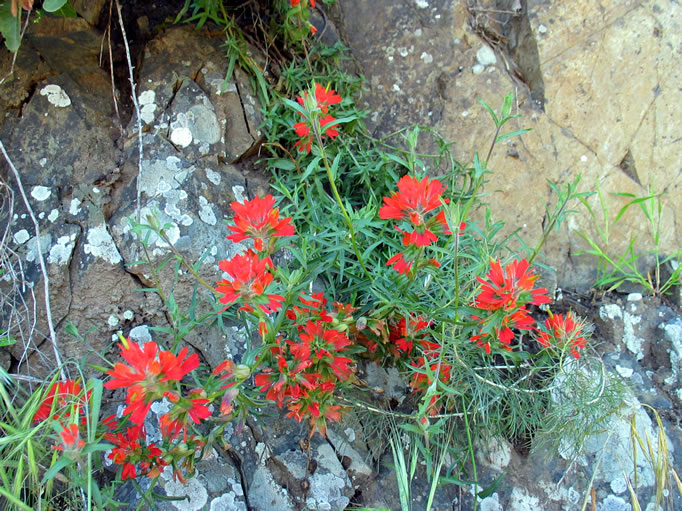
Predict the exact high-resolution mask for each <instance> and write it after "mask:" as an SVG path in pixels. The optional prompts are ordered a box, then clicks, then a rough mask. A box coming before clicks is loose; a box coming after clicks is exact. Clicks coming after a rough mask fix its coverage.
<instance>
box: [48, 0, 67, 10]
mask: <svg viewBox="0 0 682 511" xmlns="http://www.w3.org/2000/svg"><path fill="white" fill-rule="evenodd" d="M66 2H67V0H45V1H44V2H43V9H45V10H46V11H47V12H55V11H58V10H59V9H61V8H62V7H64V4H66Z"/></svg>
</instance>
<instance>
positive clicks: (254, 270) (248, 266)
mask: <svg viewBox="0 0 682 511" xmlns="http://www.w3.org/2000/svg"><path fill="white" fill-rule="evenodd" d="M218 266H219V268H220V269H221V270H223V271H224V272H225V273H227V274H228V275H230V277H231V278H232V280H231V281H228V280H221V281H220V282H218V287H217V288H216V291H218V292H219V293H222V295H223V296H222V297H221V298H220V303H223V304H225V308H224V309H223V310H222V311H225V310H227V309H228V308H229V307H230V305H232V303H234V302H235V301H237V300H238V299H240V298H241V300H242V301H243V302H244V305H242V307H240V310H245V311H247V312H253V310H254V307H258V308H259V309H260V310H261V311H263V312H264V313H265V314H271V313H273V312H277V311H278V310H279V309H280V308H281V307H282V302H283V301H284V297H283V296H281V295H276V294H267V293H266V291H267V288H268V286H269V285H270V284H271V283H272V281H273V277H272V274H271V273H270V272H269V271H268V268H272V262H271V261H270V258H269V257H266V258H265V259H260V257H259V256H258V254H256V253H255V252H253V251H252V250H249V251H247V252H245V253H244V254H241V255H236V256H234V257H233V258H232V259H229V260H225V261H220V262H219V263H218ZM222 311H221V312H222Z"/></svg>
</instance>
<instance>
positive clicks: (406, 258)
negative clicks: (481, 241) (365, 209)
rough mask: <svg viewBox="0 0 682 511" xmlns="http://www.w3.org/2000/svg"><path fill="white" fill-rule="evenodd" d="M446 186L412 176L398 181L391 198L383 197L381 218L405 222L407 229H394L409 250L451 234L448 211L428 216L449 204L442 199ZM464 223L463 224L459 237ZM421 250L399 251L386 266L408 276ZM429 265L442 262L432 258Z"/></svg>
mask: <svg viewBox="0 0 682 511" xmlns="http://www.w3.org/2000/svg"><path fill="white" fill-rule="evenodd" d="M445 189H446V187H445V186H443V185H442V184H441V183H440V181H438V180H437V179H432V180H429V178H428V177H425V178H423V179H422V180H421V181H419V180H418V179H417V178H414V177H412V176H403V177H402V178H400V181H398V191H397V192H395V193H394V194H393V195H391V196H390V197H384V205H383V206H382V207H381V209H379V218H381V219H383V220H388V219H393V220H398V221H400V222H402V223H403V224H404V225H406V227H405V228H404V229H401V227H399V226H398V225H396V226H395V228H396V229H397V230H398V231H399V232H401V233H402V234H403V240H402V242H403V245H404V246H406V247H416V248H417V249H418V248H420V247H426V246H429V245H431V244H432V243H434V242H436V241H438V235H443V234H446V235H447V234H451V233H450V229H449V228H448V223H447V221H446V220H445V211H443V210H440V211H439V212H438V213H436V214H429V213H431V212H433V211H434V210H435V209H437V208H439V207H440V206H441V205H442V204H447V203H448V200H447V199H441V195H442V194H443V192H444V191H445ZM464 227H465V224H464V223H462V225H460V234H461V231H463V230H464ZM417 253H418V250H414V249H410V248H408V250H406V251H405V252H399V253H397V254H396V255H394V256H393V257H391V258H390V259H389V260H388V261H387V263H386V265H387V266H393V269H395V270H396V271H397V272H398V273H400V274H405V273H408V272H409V271H410V270H411V268H412V265H413V263H414V260H415V258H416V256H417ZM426 264H432V265H434V266H436V267H439V266H440V263H439V262H438V261H437V260H435V259H431V260H429V261H428V262H427V263H426Z"/></svg>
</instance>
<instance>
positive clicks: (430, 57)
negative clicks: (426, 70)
mask: <svg viewBox="0 0 682 511" xmlns="http://www.w3.org/2000/svg"><path fill="white" fill-rule="evenodd" d="M419 58H420V59H422V60H423V61H424V63H425V64H431V62H433V55H431V54H430V53H426V52H422V54H421V56H420V57H419Z"/></svg>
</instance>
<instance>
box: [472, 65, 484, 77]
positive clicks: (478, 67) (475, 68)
mask: <svg viewBox="0 0 682 511" xmlns="http://www.w3.org/2000/svg"><path fill="white" fill-rule="evenodd" d="M484 69H485V67H484V66H482V65H481V64H474V66H473V67H472V68H471V72H472V73H474V74H475V75H480V74H481V73H482V72H483V70H484Z"/></svg>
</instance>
